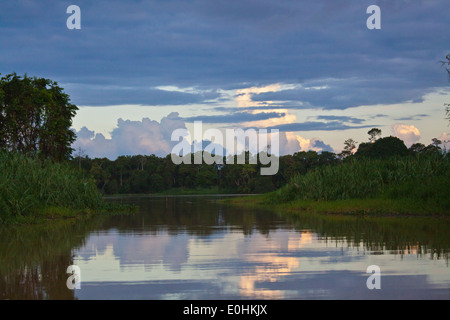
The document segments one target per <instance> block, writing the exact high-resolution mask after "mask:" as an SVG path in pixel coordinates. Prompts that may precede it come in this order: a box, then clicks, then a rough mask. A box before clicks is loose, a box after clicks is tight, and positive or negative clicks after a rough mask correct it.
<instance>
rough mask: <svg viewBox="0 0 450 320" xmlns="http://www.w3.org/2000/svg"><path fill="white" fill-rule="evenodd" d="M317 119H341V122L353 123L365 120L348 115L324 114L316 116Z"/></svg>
mask: <svg viewBox="0 0 450 320" xmlns="http://www.w3.org/2000/svg"><path fill="white" fill-rule="evenodd" d="M316 118H317V119H318V120H330V121H334V120H336V121H342V122H350V123H355V124H361V123H363V122H364V121H365V120H364V119H360V118H354V117H348V116H324V115H320V116H317V117H316Z"/></svg>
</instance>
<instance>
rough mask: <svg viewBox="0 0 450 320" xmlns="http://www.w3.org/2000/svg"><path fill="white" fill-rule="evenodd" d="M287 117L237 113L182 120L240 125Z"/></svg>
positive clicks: (264, 113) (275, 114) (275, 113)
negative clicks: (240, 123)
mask: <svg viewBox="0 0 450 320" xmlns="http://www.w3.org/2000/svg"><path fill="white" fill-rule="evenodd" d="M285 115H286V113H283V112H259V113H249V112H236V113H231V114H224V115H213V116H195V117H186V118H182V119H183V120H184V121H186V122H194V121H202V122H204V123H239V122H249V121H260V120H268V119H272V118H282V117H284V116H285Z"/></svg>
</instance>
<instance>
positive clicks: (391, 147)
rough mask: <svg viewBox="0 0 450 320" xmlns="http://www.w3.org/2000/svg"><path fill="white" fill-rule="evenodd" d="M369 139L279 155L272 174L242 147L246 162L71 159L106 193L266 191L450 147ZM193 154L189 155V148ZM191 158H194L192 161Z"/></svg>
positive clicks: (373, 135)
mask: <svg viewBox="0 0 450 320" xmlns="http://www.w3.org/2000/svg"><path fill="white" fill-rule="evenodd" d="M368 134H369V140H368V142H362V143H360V144H359V146H358V147H356V145H357V142H356V141H354V140H353V139H348V140H346V141H345V143H344V149H343V151H342V152H341V153H337V154H336V153H333V152H328V151H322V152H316V151H312V150H310V151H299V152H296V153H294V154H292V155H283V156H280V157H279V170H278V172H277V173H276V174H275V175H272V176H264V175H261V174H260V168H261V163H259V161H258V163H257V164H249V163H248V159H249V157H250V156H251V155H250V154H249V152H248V151H247V152H246V155H245V156H246V159H247V161H246V162H245V164H237V163H236V162H237V161H234V164H226V161H225V159H224V161H223V163H224V164H223V165H216V164H211V165H209V164H205V163H202V164H183V163H182V164H179V165H176V164H174V163H173V162H172V160H171V157H170V155H167V156H166V157H158V156H155V155H134V156H119V157H118V158H117V159H116V160H110V159H108V158H94V159H91V158H89V157H88V156H83V155H82V154H83V152H81V151H82V150H79V152H78V156H76V157H74V158H73V159H72V160H71V163H72V164H73V166H74V167H75V168H78V170H82V171H84V172H85V173H86V174H88V175H89V176H90V177H92V178H93V179H94V180H95V183H96V185H97V187H98V188H99V189H100V190H101V191H102V192H103V193H105V194H143V193H145V194H154V193H161V192H166V191H170V190H172V189H174V188H182V189H200V190H203V191H206V192H208V190H216V191H218V192H226V193H227V192H228V193H265V192H270V191H273V190H276V189H279V188H280V187H282V186H284V185H286V184H287V183H288V182H289V180H290V179H291V178H292V177H294V176H297V175H304V174H306V173H307V172H308V171H311V170H314V169H316V168H319V167H321V166H328V165H339V164H340V163H344V162H348V161H352V159H355V158H373V159H385V158H390V157H440V158H442V159H449V158H450V153H448V152H447V150H443V149H442V148H441V147H440V145H441V144H442V142H441V141H440V140H438V139H433V141H432V143H430V144H429V145H424V144H421V143H416V144H413V145H412V146H411V147H410V148H407V147H406V145H405V144H404V142H403V141H402V140H401V139H399V138H396V137H392V136H389V137H384V138H381V137H380V136H381V130H380V129H378V128H373V129H371V130H370V131H369V132H368ZM191 157H192V158H193V157H194V155H193V154H191ZM192 163H193V161H192Z"/></svg>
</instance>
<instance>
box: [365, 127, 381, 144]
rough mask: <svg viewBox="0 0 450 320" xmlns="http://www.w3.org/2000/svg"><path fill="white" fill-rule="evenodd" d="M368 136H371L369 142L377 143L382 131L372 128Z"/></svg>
mask: <svg viewBox="0 0 450 320" xmlns="http://www.w3.org/2000/svg"><path fill="white" fill-rule="evenodd" d="M367 134H368V135H369V136H370V137H369V141H370V142H375V141H376V140H377V139H378V138H377V137H379V136H381V130H380V129H378V128H372V129H370V130H369V131H368V132H367Z"/></svg>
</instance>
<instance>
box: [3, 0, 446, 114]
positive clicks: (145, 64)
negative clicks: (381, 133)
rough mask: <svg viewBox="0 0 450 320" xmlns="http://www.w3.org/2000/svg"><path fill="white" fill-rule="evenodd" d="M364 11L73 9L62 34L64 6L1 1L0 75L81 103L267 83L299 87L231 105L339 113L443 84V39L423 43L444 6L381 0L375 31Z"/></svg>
mask: <svg viewBox="0 0 450 320" xmlns="http://www.w3.org/2000/svg"><path fill="white" fill-rule="evenodd" d="M370 4H372V3H370V1H369V2H367V1H354V0H342V1H339V2H336V1H334V0H325V1H319V2H311V1H307V0H299V1H270V0H261V1H255V0H241V1H213V2H211V1H209V0H198V1H194V2H185V1H134V2H132V3H129V2H124V1H110V0H97V1H91V2H86V1H82V2H80V3H79V4H78V5H79V6H80V8H81V12H82V29H81V30H76V31H73V30H72V31H69V30H67V28H66V27H65V22H66V19H67V18H68V15H67V14H66V13H65V9H66V8H67V6H68V4H67V3H65V2H58V3H56V4H55V3H54V1H50V0H42V1H39V2H33V1H25V0H22V1H20V0H2V10H1V11H0V21H2V24H1V27H0V28H1V34H2V35H1V43H2V47H4V48H8V50H2V51H0V70H2V72H13V71H16V72H18V73H19V74H20V73H22V74H23V73H25V72H26V73H28V74H29V75H36V76H44V77H50V78H52V79H54V80H56V81H58V82H59V83H60V84H62V85H63V87H65V84H76V85H85V87H84V89H86V90H78V89H73V90H74V91H73V94H72V93H70V92H69V93H70V94H71V95H73V98H74V101H75V102H76V104H82V105H104V104H105V103H114V104H115V103H117V102H120V103H122V104H133V103H139V104H146V103H148V104H152V105H153V104H161V105H167V104H177V105H178V104H183V103H197V102H199V101H200V102H201V101H205V100H208V99H209V97H207V96H204V95H202V94H194V93H186V92H184V93H183V92H179V93H174V92H170V93H167V92H161V90H155V89H148V88H157V87H159V86H177V87H180V88H185V87H197V88H199V89H201V90H212V91H211V92H212V96H215V95H216V94H215V93H214V92H215V90H217V89H224V90H230V89H245V88H249V87H254V86H255V87H265V86H270V85H272V84H274V83H277V84H296V85H298V84H301V85H302V88H296V89H291V90H282V91H280V90H278V91H275V92H265V93H264V92H260V93H259V94H258V93H256V92H254V93H252V92H248V91H247V93H245V92H244V93H243V95H242V96H240V97H241V98H248V95H247V94H250V95H252V99H251V100H248V99H247V100H246V102H245V103H246V104H247V105H250V104H251V105H258V101H275V100H280V101H284V102H283V103H284V105H285V106H284V108H288V106H294V105H296V106H297V107H301V106H302V105H301V104H300V102H304V105H308V104H310V105H312V106H314V107H318V108H327V109H330V108H336V109H344V108H349V107H352V106H357V105H361V104H377V103H399V102H402V101H406V100H413V101H420V100H421V99H422V97H423V95H424V94H425V93H427V92H429V91H430V90H433V89H434V88H436V87H438V86H443V83H446V77H447V73H446V72H445V71H444V72H442V70H441V68H439V64H438V63H437V62H438V61H439V60H442V58H443V56H445V54H447V53H448V52H447V50H448V41H435V38H436V35H437V34H438V35H439V34H443V33H442V32H443V31H442V30H448V27H449V21H448V17H447V13H446V11H445V10H442V8H445V7H446V5H447V0H426V1H425V0H417V1H414V5H408V2H407V1H395V4H394V3H390V2H387V1H383V4H382V10H383V15H382V16H383V22H382V30H380V32H378V31H377V32H370V31H369V30H367V28H366V26H365V20H366V19H367V14H366V8H367V7H368V5H370ZM105 13H107V14H105ZM384 13H388V14H384ZM333 79H334V80H333ZM335 79H338V81H335ZM90 85H96V86H105V87H106V86H115V87H117V88H122V87H125V86H127V87H133V88H135V90H133V91H130V90H124V89H119V90H117V92H114V90H107V91H105V92H102V91H101V90H100V91H99V90H98V88H97V87H96V88H94V89H92V90H90V89H89V87H88V86H90ZM314 88H316V89H317V88H326V89H324V90H314ZM280 89H282V88H280ZM100 92H102V94H101V95H99V94H98V93H100ZM205 92H206V91H205ZM257 95H261V97H260V98H261V99H262V100H259V99H257ZM269 97H271V98H270V99H269ZM77 101H79V102H77ZM241 104H243V103H241Z"/></svg>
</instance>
